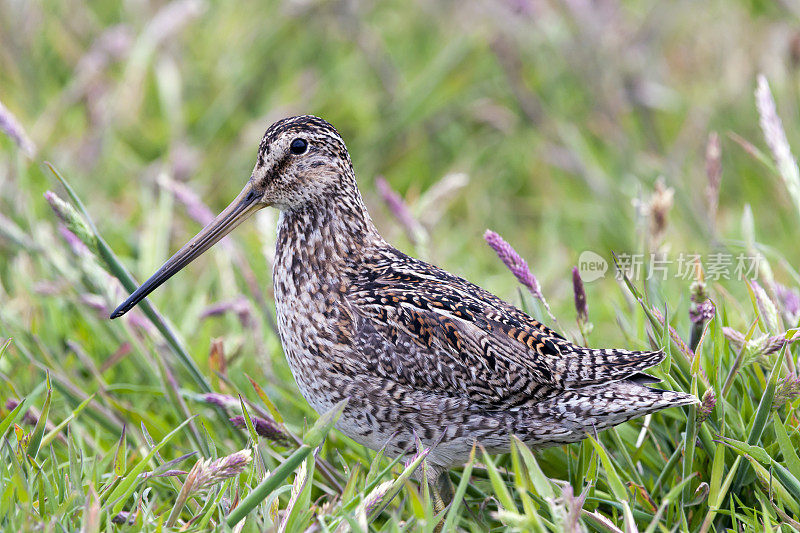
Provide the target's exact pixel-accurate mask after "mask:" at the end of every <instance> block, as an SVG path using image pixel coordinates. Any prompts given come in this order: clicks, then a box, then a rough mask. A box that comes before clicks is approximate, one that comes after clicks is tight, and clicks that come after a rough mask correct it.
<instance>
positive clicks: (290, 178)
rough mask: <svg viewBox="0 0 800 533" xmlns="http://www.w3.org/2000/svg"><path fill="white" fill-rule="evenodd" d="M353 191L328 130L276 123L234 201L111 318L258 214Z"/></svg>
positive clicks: (336, 139) (311, 121) (294, 121)
mask: <svg viewBox="0 0 800 533" xmlns="http://www.w3.org/2000/svg"><path fill="white" fill-rule="evenodd" d="M355 191H357V188H356V184H355V178H354V177H353V171H352V166H351V163H350V156H349V155H348V153H347V148H345V145H344V141H343V140H342V138H341V136H340V135H339V133H338V132H337V131H336V129H335V128H334V127H333V126H331V125H330V124H329V123H328V122H326V121H324V120H322V119H321V118H317V117H314V116H311V115H304V116H299V117H291V118H286V119H283V120H280V121H278V122H276V123H275V124H273V125H272V126H270V127H269V128H268V129H267V132H266V133H265V134H264V138H263V139H262V140H261V144H260V146H259V148H258V158H257V160H256V165H255V167H254V168H253V173H252V175H251V176H250V179H249V180H248V181H247V183H246V184H245V186H244V188H243V189H242V192H241V193H239V196H237V197H236V199H234V200H233V202H231V203H230V205H228V207H226V208H225V209H224V210H223V211H222V212H221V213H220V214H219V215H217V217H216V218H215V219H214V220H213V221H211V222H210V223H209V224H208V225H207V226H206V227H205V228H203V229H202V230H200V232H199V233H198V234H197V235H195V236H194V237H193V238H192V239H191V240H190V241H189V242H188V243H186V244H185V245H184V246H183V247H182V248H181V249H180V250H178V251H177V252H176V253H175V255H173V256H172V257H171V258H169V259H168V260H167V262H166V263H164V264H163V265H162V266H161V268H159V269H158V270H157V271H156V273H155V274H153V275H152V276H151V277H150V279H148V280H147V281H145V282H144V283H143V284H142V285H141V286H140V287H139V288H138V289H136V291H134V293H133V294H131V295H130V297H129V298H128V299H127V300H125V301H124V302H123V303H122V304H120V306H119V307H117V309H115V310H114V312H113V313H112V314H111V318H117V317H119V316H122V315H124V314H125V313H127V312H128V311H129V310H131V309H132V308H133V307H134V306H135V305H136V304H137V303H139V302H140V301H142V300H143V299H144V298H145V297H146V296H147V295H148V294H150V293H151V292H152V291H153V290H155V289H156V288H157V287H158V286H159V285H161V284H162V283H164V282H165V281H166V280H167V279H169V278H170V277H171V276H172V275H174V274H175V273H176V272H178V271H179V270H181V269H182V268H183V267H184V266H186V265H188V264H189V263H190V262H192V261H193V260H194V259H196V258H197V257H199V256H200V255H201V254H202V253H203V252H205V251H206V250H208V249H209V248H211V247H212V246H213V245H214V244H215V243H217V242H218V241H219V240H220V239H222V238H223V237H224V236H225V235H227V234H228V233H230V232H231V231H232V230H233V229H234V228H235V227H236V226H238V225H239V224H241V223H242V222H243V221H244V220H245V219H247V218H248V217H249V216H250V215H252V214H253V213H255V212H256V211H258V210H259V209H261V208H263V207H267V206H274V207H276V208H278V209H280V210H282V211H291V210H295V209H302V208H304V207H306V206H309V205H313V204H315V203H320V202H324V201H327V200H328V199H331V198H332V199H334V201H340V200H342V199H343V198H346V197H349V196H351V194H348V193H353V192H355ZM356 194H357V193H356ZM340 197H341V198H340Z"/></svg>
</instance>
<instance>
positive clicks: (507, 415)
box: [111, 116, 697, 505]
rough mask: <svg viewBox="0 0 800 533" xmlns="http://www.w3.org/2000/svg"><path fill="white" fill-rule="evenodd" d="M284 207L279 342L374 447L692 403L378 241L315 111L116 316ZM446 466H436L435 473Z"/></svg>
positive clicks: (602, 423)
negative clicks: (269, 210) (259, 217)
mask: <svg viewBox="0 0 800 533" xmlns="http://www.w3.org/2000/svg"><path fill="white" fill-rule="evenodd" d="M266 206H273V207H276V208H278V209H279V210H280V221H279V223H278V242H277V252H276V255H275V263H274V267H273V281H274V285H275V303H276V308H277V316H278V326H279V330H280V336H281V341H282V343H283V348H284V351H285V353H286V357H287V359H288V361H289V366H290V367H291V369H292V373H293V375H294V378H295V380H296V381H297V385H298V387H299V388H300V391H301V392H302V394H303V396H304V397H305V398H306V400H308V402H309V403H310V404H311V406H312V407H313V408H314V409H315V410H317V411H318V412H324V411H326V410H328V409H329V408H331V407H332V406H333V405H334V404H336V403H337V402H339V401H340V400H342V399H344V398H348V399H349V402H348V404H347V407H346V410H345V411H344V413H343V415H342V417H341V418H340V420H339V422H338V424H337V426H336V427H337V428H338V429H339V430H340V431H342V432H343V433H344V434H345V435H348V436H349V437H351V438H353V439H354V440H356V441H357V442H359V443H361V444H363V445H364V446H367V447H368V448H372V449H379V448H381V447H382V446H383V445H384V444H386V443H387V442H388V446H387V452H388V453H389V454H390V455H391V454H398V453H401V452H402V451H403V450H405V449H407V447H409V445H410V444H412V443H413V442H414V439H415V436H417V437H419V438H420V439H421V440H422V442H423V443H424V444H426V445H431V444H433V443H436V442H438V444H437V445H436V446H435V448H434V450H433V451H432V452H431V454H430V455H429V459H428V462H429V466H430V468H429V470H430V479H429V480H428V481H429V482H430V483H431V485H432V487H433V488H434V490H435V493H436V494H437V495H439V496H440V498H439V499H438V503H439V505H442V504H443V502H442V498H443V499H444V500H447V499H448V497H449V495H450V490H449V489H450V484H449V479H448V477H447V475H446V473H447V470H448V469H449V468H451V467H453V466H455V465H458V464H461V463H463V462H464V461H465V460H466V459H467V457H468V455H469V452H470V449H471V447H472V445H473V442H475V441H476V440H477V441H478V442H480V443H481V444H482V445H483V446H484V447H486V449H487V450H489V451H490V452H503V451H507V450H508V448H509V437H510V436H511V435H517V436H518V437H519V438H520V439H522V441H523V442H525V443H526V444H528V445H530V446H533V447H543V446H550V445H556V444H562V443H568V442H574V441H578V440H580V439H582V438H584V437H585V436H586V434H587V433H593V432H595V431H600V430H602V429H606V428H609V427H611V426H615V425H617V424H620V423H622V422H625V421H627V420H630V419H632V418H634V417H637V416H641V415H644V414H647V413H652V412H654V411H658V410H660V409H664V408H667V407H673V406H679V405H687V404H691V403H695V402H696V401H697V400H696V399H695V398H694V397H693V396H690V395H687V394H684V393H680V392H671V391H665V390H660V389H655V388H651V387H649V386H648V384H651V383H653V382H654V381H656V380H654V379H652V378H651V377H649V376H647V375H646V374H642V373H640V372H641V371H643V370H645V369H647V368H649V367H651V366H653V365H655V364H657V363H658V362H660V361H661V359H662V358H663V354H662V353H661V352H658V351H647V352H634V351H628V350H618V349H590V348H583V347H581V346H577V345H575V344H572V343H570V342H569V341H567V340H566V339H564V338H563V337H562V336H561V335H559V334H558V333H556V332H554V331H553V330H551V329H549V328H548V327H546V326H545V325H544V324H541V323H540V322H537V321H536V320H534V319H533V318H531V317H529V316H528V315H526V314H525V313H523V312H522V311H520V310H519V309H517V308H516V307H514V306H512V305H509V304H507V303H505V302H504V301H502V300H500V299H499V298H497V297H496V296H494V295H492V294H490V293H488V292H487V291H485V290H483V289H481V288H480V287H478V286H477V285H473V284H472V283H469V282H468V281H465V280H463V279H461V278H460V277H458V276H454V275H452V274H449V273H448V272H445V271H444V270H442V269H440V268H437V267H435V266H433V265H430V264H428V263H425V262H423V261H420V260H418V259H414V258H412V257H409V256H407V255H405V254H404V253H402V252H400V251H398V250H397V249H395V248H394V247H392V246H391V245H390V244H388V243H387V242H386V241H384V240H383V238H381V236H380V234H379V233H378V231H377V229H376V228H375V226H374V224H373V223H372V219H371V218H370V216H369V213H367V209H366V207H365V206H364V202H363V200H362V198H361V194H360V193H359V191H358V186H357V185H356V179H355V174H354V172H353V167H352V164H351V162H350V156H349V154H348V153H347V149H346V148H345V145H344V142H343V141H342V138H341V137H340V136H339V134H338V132H337V131H336V130H335V129H334V128H333V126H331V125H330V124H328V123H327V122H326V121H324V120H322V119H320V118H317V117H313V116H300V117H292V118H287V119H284V120H281V121H279V122H277V123H275V124H273V125H272V126H270V128H269V129H268V130H267V132H266V133H265V134H264V138H263V139H262V141H261V145H260V146H259V149H258V159H257V161H256V165H255V168H254V169H253V174H252V176H251V177H250V180H249V181H248V182H247V184H246V185H245V187H244V189H243V190H242V192H241V194H239V196H238V197H237V198H236V199H235V200H234V201H233V202H232V203H231V204H230V205H229V206H228V207H227V208H226V209H225V210H224V211H223V212H222V213H220V215H219V216H218V217H217V218H216V219H215V220H214V221H213V222H211V223H210V224H209V225H208V226H206V227H205V228H203V229H202V230H201V231H200V233H198V234H197V236H195V237H194V238H193V239H192V240H191V241H189V243H187V244H186V245H185V246H184V247H183V248H181V249H180V250H179V251H178V252H177V253H176V254H175V255H174V256H172V257H171V258H170V259H169V260H168V261H167V262H166V263H164V265H163V266H162V267H161V268H160V269H159V270H158V271H157V272H156V273H155V274H154V275H153V276H152V277H151V278H150V279H148V280H147V281H146V282H145V283H144V284H143V285H142V286H141V287H139V289H137V290H136V292H134V293H133V294H132V295H131V296H130V298H128V299H127V300H126V301H125V302H124V303H123V304H122V305H120V306H119V307H118V308H117V309H116V310H115V311H114V313H113V314H112V315H111V317H112V318H116V317H118V316H121V315H122V314H124V313H125V312H127V311H128V310H130V309H131V308H132V307H133V306H134V305H136V304H137V303H138V302H139V301H140V300H142V299H143V298H144V297H146V296H147V295H148V294H149V293H150V292H151V291H153V290H154V289H155V288H156V287H158V286H159V285H160V284H161V283H163V282H164V281H166V280H167V279H168V278H169V277H170V276H172V275H173V274H175V273H176V272H177V271H178V270H180V269H181V268H183V267H184V266H186V265H187V264H188V263H189V262H190V261H192V260H193V259H195V258H196V257H197V256H199V255H200V254H202V253H203V252H205V251H206V250H207V249H209V248H210V247H211V246H212V245H213V244H214V243H216V242H217V241H219V240H220V239H221V238H222V237H223V236H225V235H226V234H227V233H228V232H230V231H231V230H232V229H233V228H235V227H236V226H238V225H239V224H240V223H241V222H242V221H243V220H244V219H246V218H247V217H248V216H249V215H251V214H252V213H253V212H255V211H256V210H258V209H261V208H262V207H266ZM442 474H444V475H442Z"/></svg>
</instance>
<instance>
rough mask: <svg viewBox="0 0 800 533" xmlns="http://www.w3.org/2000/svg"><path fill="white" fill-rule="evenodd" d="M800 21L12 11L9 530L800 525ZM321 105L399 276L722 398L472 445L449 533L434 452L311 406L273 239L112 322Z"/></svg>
mask: <svg viewBox="0 0 800 533" xmlns="http://www.w3.org/2000/svg"><path fill="white" fill-rule="evenodd" d="M799 17H800V7H799V6H798V5H797V4H796V3H794V2H790V1H786V2H777V3H774V2H762V1H758V0H752V1H740V2H721V1H710V2H704V3H694V2H680V1H679V2H656V1H652V0H646V1H643V2H633V1H612V0H604V1H600V2H588V1H580V0H561V1H558V0H553V1H549V0H497V1H490V0H474V1H468V2H456V1H443V2H427V1H423V0H419V1H414V2H411V3H408V2H400V1H388V2H380V3H373V2H368V1H364V0H284V1H272V0H270V1H265V2H256V1H245V2H237V3H234V2H211V1H206V0H172V1H160V2H145V1H139V2H131V1H108V2H100V1H90V2H83V1H78V0H63V1H56V0H40V1H28V2H17V1H13V0H0V35H2V39H1V41H2V46H0V130H1V131H0V440H1V441H2V442H0V528H1V529H2V530H4V531H34V530H35V531H76V530H81V531H85V532H94V531H112V530H120V531H123V530H143V531H165V530H166V531H170V530H175V531H178V530H180V531H206V530H211V529H215V530H219V531H228V530H234V531H247V532H253V531H264V530H270V531H272V530H274V531H288V532H296V531H308V530H310V531H331V532H333V531H346V530H352V531H387V532H389V531H391V532H399V531H433V530H434V528H435V527H436V526H437V524H442V525H443V527H444V528H445V530H447V531H487V530H492V531H505V530H512V531H537V532H551V531H552V532H557V531H570V532H573V531H574V532H577V531H600V532H620V531H624V532H626V533H628V532H634V531H640V532H647V533H651V532H661V531H664V532H666V531H681V532H711V531H714V532H721V531H737V532H738V531H784V532H786V531H800V453H799V452H798V451H797V450H798V448H799V447H800V420H798V416H797V415H798V411H797V408H798V404H800V377H798V369H797V367H798V364H799V363H798V360H797V354H798V349H799V347H800V345H796V344H793V341H794V340H795V334H796V332H797V328H798V326H800V273H799V272H798V266H797V265H798V262H799V261H800V248H798V245H797V242H798V231H797V228H798V223H800V170H798V165H797V161H796V158H795V156H794V155H793V153H794V154H796V153H798V152H800V134H798V127H797V126H798V125H799V124H800V109H799V108H798V103H799V102H800V30H798V24H797V23H798V18H799ZM305 113H311V114H315V115H318V116H321V117H323V118H325V119H326V120H328V121H330V122H331V123H332V124H334V125H335V126H336V127H337V129H338V130H339V131H340V132H341V134H342V136H343V138H344V139H345V141H346V142H347V144H348V148H349V150H350V153H351V156H352V158H353V163H354V167H355V170H356V174H357V176H358V177H359V185H360V187H361V190H362V193H363V194H364V197H365V200H366V202H367V204H368V206H369V208H370V212H371V213H372V215H373V218H374V219H375V221H376V224H377V226H378V228H379V229H380V230H381V232H382V233H383V235H384V236H385V237H386V238H387V239H388V240H390V241H391V242H392V243H394V244H395V245H397V246H398V247H399V248H400V249H401V250H403V251H406V252H407V253H409V254H412V255H416V256H418V257H422V258H424V259H426V260H429V261H431V262H433V263H435V264H437V265H439V266H442V267H444V268H445V269H447V270H449V271H451V272H453V273H456V274H459V275H461V276H463V277H465V278H467V279H468V280H470V281H472V282H475V283H477V284H479V285H481V286H483V287H485V288H487V289H488V290H490V291H492V292H494V293H495V294H497V295H499V296H500V297H502V298H504V299H505V300H507V301H509V302H511V303H513V304H515V305H517V306H520V307H521V308H522V309H524V310H526V311H527V312H528V313H530V314H531V315H532V316H534V317H536V318H539V319H541V320H542V321H544V322H545V323H547V324H549V325H550V326H552V327H554V328H555V329H557V330H559V331H561V332H563V333H564V334H565V336H566V337H567V338H569V339H570V340H574V341H576V342H579V343H582V344H585V345H588V346H592V347H611V346H614V347H626V348H630V349H650V348H663V349H664V350H665V352H666V354H667V355H666V359H665V361H664V362H662V363H661V364H660V365H658V366H657V367H655V368H653V369H652V372H651V373H652V375H654V376H656V377H657V378H659V379H660V380H662V383H661V385H659V386H662V387H665V388H670V389H673V390H682V391H685V392H690V393H692V394H694V395H696V396H697V397H698V399H699V400H700V403H698V404H697V405H695V406H691V407H685V408H676V409H668V410H665V411H661V412H659V413H656V414H653V415H649V416H647V417H645V418H642V419H637V420H634V421H631V422H628V423H626V424H624V425H621V426H619V427H617V428H614V429H612V430H608V431H605V432H602V433H600V434H598V435H590V436H588V438H587V439H586V440H584V441H582V442H581V443H577V444H572V445H568V446H560V447H555V448H549V449H545V450H530V449H528V448H527V447H525V446H524V445H523V444H521V443H519V442H516V443H515V445H514V447H513V450H512V452H511V453H509V454H506V455H502V456H489V455H486V454H485V453H483V452H482V450H481V449H480V448H479V447H478V448H476V449H475V452H474V458H473V459H472V460H471V461H470V462H469V463H468V464H467V465H465V466H464V468H463V469H457V470H455V471H453V472H452V475H451V477H452V480H453V483H454V485H455V486H456V487H457V493H456V498H455V500H454V502H453V504H452V505H451V506H450V507H449V508H447V509H445V511H444V512H443V513H442V514H441V515H440V516H436V515H435V514H434V512H433V505H432V503H431V500H430V494H429V493H428V489H427V487H424V486H420V485H418V484H417V483H416V481H415V480H414V478H413V476H412V474H413V472H414V471H415V470H416V469H418V468H420V469H424V468H426V463H425V454H426V451H425V450H424V449H420V450H418V452H417V453H416V454H414V455H413V456H412V457H407V458H404V459H402V460H399V461H397V460H391V459H389V458H386V457H384V456H383V454H382V453H375V452H373V451H370V450H367V449H365V448H363V447H362V446H360V445H358V444H356V443H354V442H353V441H351V440H349V439H348V438H346V437H345V436H343V435H342V434H341V433H338V432H337V431H336V430H332V429H331V427H332V424H333V423H334V421H335V419H336V416H337V413H336V412H330V413H326V414H324V415H319V414H317V413H315V412H314V411H313V410H312V409H311V408H310V407H309V406H308V404H307V403H306V402H305V400H303V398H302V397H301V396H300V395H299V393H298V390H297V387H296V385H295V383H294V379H293V377H292V375H291V373H290V371H289V368H288V366H287V363H286V361H285V359H284V355H283V351H282V348H281V344H280V340H279V339H278V335H277V333H276V326H275V310H274V302H273V295H272V282H271V264H272V259H273V255H274V244H275V224H276V221H277V213H276V212H275V211H272V210H262V211H261V212H259V213H258V214H257V216H256V217H254V219H253V220H250V221H248V223H246V224H243V225H242V226H241V227H240V228H238V229H237V230H236V232H235V233H234V234H233V235H232V236H230V237H228V238H226V240H225V241H223V242H222V243H220V245H218V246H217V247H215V248H214V249H213V250H212V251H210V252H209V253H207V254H206V255H205V256H203V257H202V258H201V259H199V260H198V261H196V262H195V263H193V264H192V265H191V266H189V267H188V268H187V269H185V270H184V271H183V272H181V273H180V274H179V275H177V276H176V277H174V278H173V279H171V280H170V281H169V282H168V283H167V284H165V285H164V286H163V287H161V288H159V289H158V290H157V291H156V292H155V293H153V295H152V296H151V297H150V298H149V302H150V303H145V304H143V305H142V306H140V307H139V308H137V309H136V310H134V311H133V312H131V313H129V315H126V317H125V318H122V319H118V320H114V321H110V320H109V319H108V315H109V313H110V312H111V310H113V309H114V307H116V305H117V304H119V303H120V302H121V301H122V300H123V299H124V297H125V296H126V295H127V294H128V293H129V291H131V290H132V289H133V288H135V286H136V284H137V281H138V282H141V281H143V280H144V279H145V278H146V277H147V276H149V275H150V274H151V273H152V272H153V271H154V270H155V269H156V268H157V267H158V266H159V265H161V263H162V262H163V261H164V260H165V259H166V258H168V257H169V256H170V255H171V253H172V252H174V251H175V250H176V249H177V248H178V247H179V246H180V245H182V244H183V243H184V242H185V241H186V240H187V239H188V238H189V237H191V236H192V235H194V234H195V233H196V232H197V230H199V229H200V228H201V227H202V226H203V225H204V224H205V223H206V222H207V221H208V220H209V219H210V217H211V216H213V215H214V214H216V213H217V212H218V211H219V210H221V209H222V208H223V207H224V206H225V205H227V203H228V202H229V201H230V200H231V199H233V198H234V196H235V195H236V194H237V193H238V192H239V190H240V189H241V187H242V185H243V184H244V183H245V181H246V180H247V179H248V177H249V176H250V172H251V170H252V167H253V164H254V162H255V156H256V150H257V147H258V143H259V141H260V139H261V136H262V135H263V132H264V130H265V129H266V127H267V126H268V125H269V124H271V123H272V122H274V121H275V120H277V119H279V118H282V117H285V116H290V115H296V114H305ZM487 230H491V231H492V232H496V234H497V235H499V236H500V237H501V238H502V239H504V240H505V241H506V242H507V243H508V244H509V245H510V246H512V247H513V248H514V249H515V250H516V253H518V254H519V257H520V258H521V259H524V260H525V261H526V262H527V265H526V267H525V268H521V267H520V266H519V264H518V265H516V267H515V270H514V272H512V271H510V270H509V268H507V267H506V265H505V264H504V263H503V261H501V259H500V258H499V257H498V255H497V254H496V253H495V251H494V250H493V248H492V246H490V245H489V243H487V240H488V241H493V239H494V237H492V236H491V235H492V234H487V233H486V231H487ZM493 242H496V241H493ZM515 274H516V275H515Z"/></svg>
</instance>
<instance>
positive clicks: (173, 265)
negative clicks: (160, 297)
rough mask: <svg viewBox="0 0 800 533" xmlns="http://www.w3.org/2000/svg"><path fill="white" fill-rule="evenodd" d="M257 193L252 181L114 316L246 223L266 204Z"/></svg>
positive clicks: (115, 315) (121, 305) (112, 315)
mask: <svg viewBox="0 0 800 533" xmlns="http://www.w3.org/2000/svg"><path fill="white" fill-rule="evenodd" d="M260 196H261V195H260V194H258V193H257V192H256V191H255V190H254V188H253V186H252V184H251V183H250V182H248V184H247V185H245V188H244V189H243V190H242V192H241V193H239V196H237V197H236V199H235V200H234V201H233V202H231V204H230V205H229V206H228V207H226V208H225V210H224V211H222V213H220V214H219V215H217V217H216V218H215V219H214V220H212V221H211V222H210V223H209V224H208V225H207V226H206V227H205V228H203V229H202V230H200V233H198V234H197V235H195V236H194V237H193V238H192V240H190V241H189V242H187V243H186V244H185V245H184V246H183V248H181V249H180V250H178V251H177V252H176V253H175V255H173V256H172V257H170V258H169V259H168V260H167V262H166V263H164V264H163V265H161V268H159V269H158V270H157V271H156V273H155V274H153V275H152V276H151V277H150V279H148V280H147V281H145V282H144V283H142V286H141V287H139V288H138V289H136V291H134V293H133V294H131V295H130V296H129V297H128V299H127V300H125V301H124V302H122V303H121V304H120V306H119V307H117V308H116V309H115V310H114V312H113V313H111V318H117V317H119V316H122V315H124V314H125V313H127V312H128V311H130V310H131V309H133V307H134V306H135V305H136V304H138V303H139V302H141V301H142V300H144V299H145V297H147V295H148V294H150V293H151V292H153V291H154V290H155V289H156V288H157V287H158V286H159V285H161V284H162V283H164V282H165V281H167V280H168V279H169V278H170V277H172V276H173V275H174V274H175V273H176V272H178V271H179V270H180V269H182V268H183V267H185V266H186V265H188V264H189V263H191V262H192V261H194V260H195V259H197V258H198V257H199V256H200V255H201V254H202V253H203V252H205V251H206V250H208V249H209V248H211V247H212V246H214V244H216V243H217V242H218V241H219V240H220V239H222V238H223V237H224V236H225V235H227V234H228V233H230V232H231V231H232V230H233V229H234V228H235V227H236V226H238V225H239V224H241V223H242V222H244V220H245V219H247V218H248V217H249V216H250V215H252V214H253V213H254V212H256V211H258V210H259V209H260V208H262V207H264V204H262V203H260V202H259V198H260Z"/></svg>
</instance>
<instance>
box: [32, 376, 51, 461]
mask: <svg viewBox="0 0 800 533" xmlns="http://www.w3.org/2000/svg"><path fill="white" fill-rule="evenodd" d="M45 381H46V383H47V396H46V397H45V399H44V406H42V413H41V414H40V415H39V420H38V421H37V422H36V427H35V428H34V429H33V433H31V437H30V441H29V442H28V448H27V450H26V451H25V453H26V454H27V455H28V457H30V458H31V459H36V456H37V455H38V453H39V448H40V447H41V444H42V437H43V436H44V429H45V427H46V426H47V417H48V415H49V414H50V400H51V398H52V396H53V390H52V388H51V387H50V373H49V372H48V373H47V377H46V378H45Z"/></svg>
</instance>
